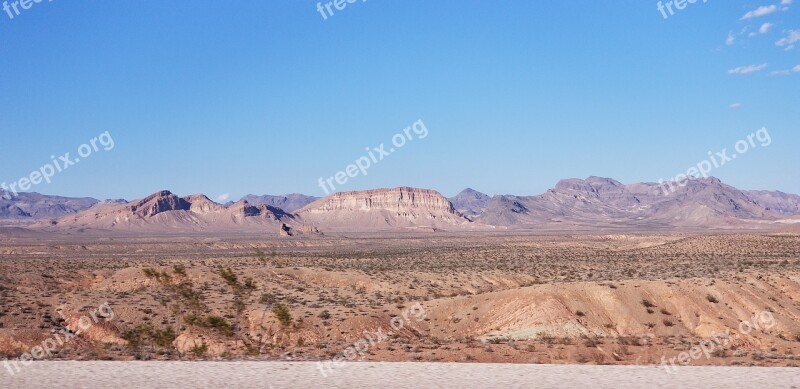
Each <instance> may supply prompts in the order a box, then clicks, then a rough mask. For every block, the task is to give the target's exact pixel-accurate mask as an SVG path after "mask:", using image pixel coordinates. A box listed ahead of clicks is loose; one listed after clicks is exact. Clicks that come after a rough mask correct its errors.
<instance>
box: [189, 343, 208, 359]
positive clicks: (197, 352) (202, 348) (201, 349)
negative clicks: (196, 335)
mask: <svg viewBox="0 0 800 389" xmlns="http://www.w3.org/2000/svg"><path fill="white" fill-rule="evenodd" d="M206 351H208V345H207V344H205V343H203V344H201V345H195V346H194V347H192V350H191V353H192V354H194V356H196V357H202V356H203V354H205V353H206Z"/></svg>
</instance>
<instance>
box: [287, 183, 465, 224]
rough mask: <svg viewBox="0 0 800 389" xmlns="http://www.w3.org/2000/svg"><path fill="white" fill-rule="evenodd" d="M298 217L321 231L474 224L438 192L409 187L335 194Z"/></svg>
mask: <svg viewBox="0 0 800 389" xmlns="http://www.w3.org/2000/svg"><path fill="white" fill-rule="evenodd" d="M297 216H299V217H300V218H302V219H303V220H304V221H306V222H308V223H310V224H313V225H314V226H317V227H319V228H320V229H321V230H322V231H348V232H350V231H383V230H397V229H406V230H425V231H432V230H439V229H462V228H465V227H469V225H470V224H471V222H470V221H469V220H468V219H467V218H465V217H464V216H463V215H461V214H460V213H459V212H458V211H456V209H455V208H454V207H453V204H451V203H450V201H449V200H447V198H446V197H444V196H442V195H441V194H439V192H436V191H434V190H430V189H418V188H409V187H399V188H391V189H372V190H363V191H355V192H340V193H334V194H332V195H330V196H328V197H325V198H322V199H319V200H317V201H315V202H313V203H311V204H309V205H307V206H305V207H304V208H302V209H300V210H299V211H297Z"/></svg>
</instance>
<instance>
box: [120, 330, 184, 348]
mask: <svg viewBox="0 0 800 389" xmlns="http://www.w3.org/2000/svg"><path fill="white" fill-rule="evenodd" d="M175 338H176V336H175V330H173V329H172V327H167V328H165V329H163V330H156V329H154V328H153V327H152V326H151V325H149V324H141V325H139V326H138V327H136V328H133V329H130V330H128V331H125V332H123V333H122V339H125V340H126V341H127V342H128V347H130V348H132V349H138V348H140V347H142V346H144V345H156V346H159V347H172V342H173V341H174V340H175Z"/></svg>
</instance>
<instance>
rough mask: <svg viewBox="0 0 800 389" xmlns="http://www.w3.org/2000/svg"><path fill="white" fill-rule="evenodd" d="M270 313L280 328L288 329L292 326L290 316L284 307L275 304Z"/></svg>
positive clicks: (287, 309)
mask: <svg viewBox="0 0 800 389" xmlns="http://www.w3.org/2000/svg"><path fill="white" fill-rule="evenodd" d="M272 313H274V314H275V317H276V318H277V319H278V321H279V322H280V323H281V325H282V326H284V327H288V326H290V325H292V315H291V313H289V308H287V307H286V306H285V305H283V304H275V306H274V307H273V308H272Z"/></svg>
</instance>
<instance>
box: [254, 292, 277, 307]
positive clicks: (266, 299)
mask: <svg viewBox="0 0 800 389" xmlns="http://www.w3.org/2000/svg"><path fill="white" fill-rule="evenodd" d="M276 300H277V299H276V298H275V295H273V294H272V293H264V294H262V295H261V298H259V299H258V302H259V303H261V304H275V301H276Z"/></svg>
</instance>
